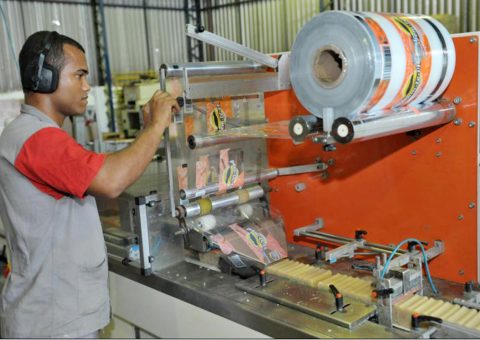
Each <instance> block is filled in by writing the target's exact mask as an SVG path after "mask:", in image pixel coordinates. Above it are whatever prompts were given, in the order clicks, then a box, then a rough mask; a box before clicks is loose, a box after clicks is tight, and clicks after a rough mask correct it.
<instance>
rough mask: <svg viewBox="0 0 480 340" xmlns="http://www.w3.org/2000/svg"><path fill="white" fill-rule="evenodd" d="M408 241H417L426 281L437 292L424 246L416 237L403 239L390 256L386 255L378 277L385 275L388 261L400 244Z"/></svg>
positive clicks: (381, 277)
mask: <svg viewBox="0 0 480 340" xmlns="http://www.w3.org/2000/svg"><path fill="white" fill-rule="evenodd" d="M408 242H415V243H417V244H418V245H419V246H420V249H421V250H422V255H423V262H424V263H425V272H426V274H427V278H428V282H429V283H430V287H432V291H433V293H434V294H438V290H437V288H436V287H435V284H434V283H433V280H432V276H431V275H430V270H429V268H428V260H427V253H426V252H425V248H424V247H423V245H422V243H421V242H420V241H419V240H417V239H414V238H407V239H405V240H403V241H402V242H400V243H399V244H398V245H397V246H396V247H395V249H394V250H393V252H392V253H391V254H390V256H389V257H388V259H387V261H386V262H385V265H384V266H383V270H382V272H381V273H380V279H383V277H384V276H385V274H386V272H387V270H388V266H389V265H390V262H391V261H392V259H393V256H395V253H396V252H397V251H398V250H399V249H400V247H401V246H403V245H404V244H406V243H408Z"/></svg>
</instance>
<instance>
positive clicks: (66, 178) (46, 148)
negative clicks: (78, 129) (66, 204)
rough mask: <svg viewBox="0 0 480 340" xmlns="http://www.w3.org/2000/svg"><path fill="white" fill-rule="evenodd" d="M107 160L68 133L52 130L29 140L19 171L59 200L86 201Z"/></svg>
mask: <svg viewBox="0 0 480 340" xmlns="http://www.w3.org/2000/svg"><path fill="white" fill-rule="evenodd" d="M105 157H106V156H105V155H104V154H97V153H95V152H91V151H88V150H86V149H85V148H84V147H83V146H81V145H80V144H78V143H77V142H76V141H75V140H74V139H73V138H72V137H70V136H69V135H68V134H67V133H66V132H65V131H64V130H62V129H59V128H55V127H48V128H43V129H41V130H39V131H37V132H36V133H34V134H33V135H32V136H30V138H29V139H27V141H26V142H25V143H24V144H23V146H22V149H21V150H20V152H19V154H18V155H17V158H16V159H15V168H16V169H17V170H18V171H20V172H21V173H22V174H23V175H24V176H26V177H27V178H29V179H30V181H31V182H32V184H34V185H35V186H36V187H37V188H39V189H40V190H41V191H43V192H45V193H47V194H49V195H51V196H53V197H55V198H56V199H60V198H62V197H63V196H64V195H71V196H75V197H79V198H83V197H85V192H86V191H87V189H88V187H89V186H90V184H91V182H92V180H93V179H94V177H95V176H96V175H97V173H98V171H99V170H100V168H101V167H102V166H103V163H104V162H105ZM52 189H53V190H52Z"/></svg>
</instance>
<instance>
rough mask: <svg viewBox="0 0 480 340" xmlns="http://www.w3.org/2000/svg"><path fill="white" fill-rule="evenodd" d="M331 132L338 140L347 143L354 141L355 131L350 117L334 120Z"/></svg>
mask: <svg viewBox="0 0 480 340" xmlns="http://www.w3.org/2000/svg"><path fill="white" fill-rule="evenodd" d="M331 134H332V136H333V138H335V140H336V141H337V142H339V143H341V144H347V143H350V142H351V141H352V139H353V136H354V135H355V131H354V129H353V124H352V122H351V121H350V120H349V119H347V118H345V117H340V118H337V119H335V121H334V122H333V125H332V131H331Z"/></svg>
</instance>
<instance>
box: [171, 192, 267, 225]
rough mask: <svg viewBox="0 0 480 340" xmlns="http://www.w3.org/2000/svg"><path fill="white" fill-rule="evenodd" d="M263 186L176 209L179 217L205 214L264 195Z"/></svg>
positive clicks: (202, 199) (206, 199)
mask: <svg viewBox="0 0 480 340" xmlns="http://www.w3.org/2000/svg"><path fill="white" fill-rule="evenodd" d="M264 194H265V192H264V190H263V188H262V187H261V186H259V185H255V186H253V187H250V188H247V189H240V190H237V191H235V192H232V193H228V194H225V195H221V196H214V197H210V198H201V199H199V200H197V201H195V202H193V203H190V204H186V205H180V206H177V207H176V209H175V212H176V217H177V218H190V217H196V216H204V215H207V214H210V213H211V212H212V211H215V210H218V209H221V208H225V207H228V206H232V205H236V204H243V203H246V202H248V201H252V200H254V199H257V198H260V197H263V195H264Z"/></svg>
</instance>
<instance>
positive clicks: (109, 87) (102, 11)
mask: <svg viewBox="0 0 480 340" xmlns="http://www.w3.org/2000/svg"><path fill="white" fill-rule="evenodd" d="M98 9H99V12H100V18H101V20H100V21H101V22H100V25H101V30H102V38H103V48H104V53H103V59H104V61H105V82H106V85H107V90H108V107H109V109H110V129H111V131H112V132H116V131H117V124H115V120H116V119H115V111H114V110H113V91H112V73H111V71H110V58H109V55H108V39H107V24H106V22H105V4H104V2H103V0H99V3H98Z"/></svg>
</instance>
